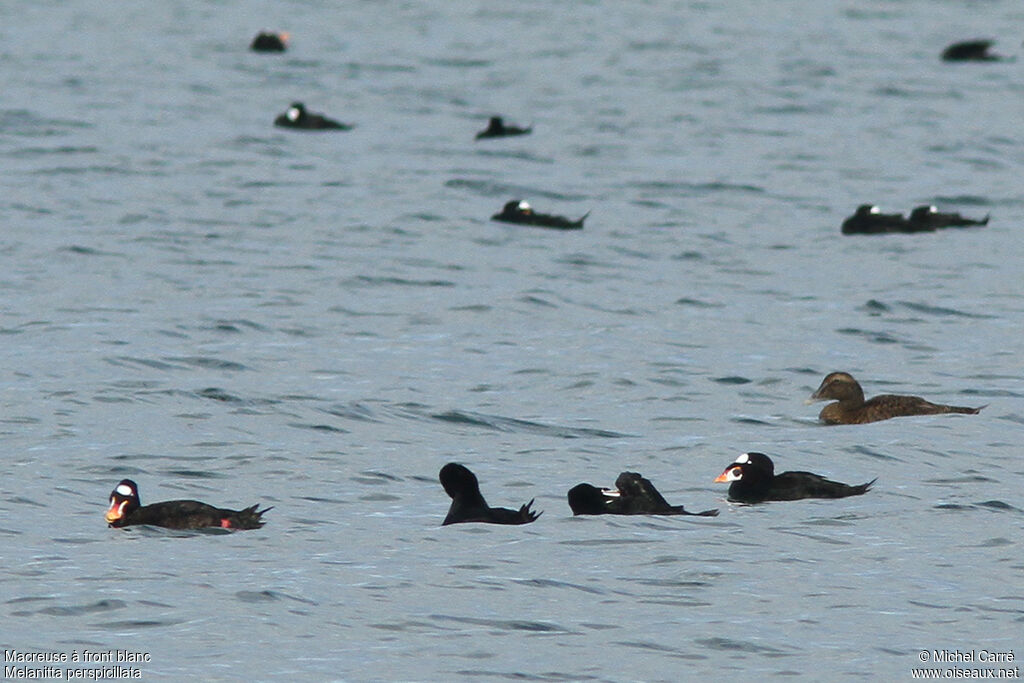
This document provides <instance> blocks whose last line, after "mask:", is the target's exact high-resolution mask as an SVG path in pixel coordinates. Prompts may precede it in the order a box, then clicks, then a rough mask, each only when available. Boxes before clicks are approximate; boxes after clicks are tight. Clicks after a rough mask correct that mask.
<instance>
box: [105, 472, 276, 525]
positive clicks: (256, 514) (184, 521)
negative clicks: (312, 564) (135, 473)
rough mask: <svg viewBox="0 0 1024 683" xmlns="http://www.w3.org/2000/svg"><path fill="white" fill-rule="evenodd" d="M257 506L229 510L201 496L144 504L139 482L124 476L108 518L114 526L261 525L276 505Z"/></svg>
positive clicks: (112, 495) (113, 497) (116, 490)
mask: <svg viewBox="0 0 1024 683" xmlns="http://www.w3.org/2000/svg"><path fill="white" fill-rule="evenodd" d="M257 507H259V506H258V505H253V506H252V507H247V508H245V509H244V510H225V509H223V508H217V507H214V506H212V505H207V504H206V503H200V502H199V501H197V500H168V501H164V502H162V503H151V504H150V505H141V504H140V501H139V487H138V485H137V484H136V483H135V482H134V481H132V480H131V479H124V480H122V481H121V483H120V484H118V485H117V486H116V487H114V490H113V491H112V492H111V493H110V508H109V509H108V510H107V514H106V515H105V518H106V520H107V524H109V525H110V526H112V527H123V526H132V525H134V524H151V525H153V526H162V527H166V528H168V529H203V528H206V527H220V528H222V529H259V528H260V527H262V526H263V524H264V522H263V520H262V516H263V514H264V513H265V512H267V510H270V509H272V508H264V509H263V510H257V509H256V508H257Z"/></svg>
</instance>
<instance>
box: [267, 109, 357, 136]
mask: <svg viewBox="0 0 1024 683" xmlns="http://www.w3.org/2000/svg"><path fill="white" fill-rule="evenodd" d="M274 125H275V126H281V127H282V128H295V129H297V130H351V129H352V126H351V125H349V124H345V123H338V122H337V121H334V120H331V119H329V118H327V117H325V116H324V115H323V114H310V113H309V112H307V111H306V107H305V105H303V104H302V102H293V103H292V106H290V107H288V111H286V112H285V113H283V114H281V115H280V116H278V117H277V118H276V119H274Z"/></svg>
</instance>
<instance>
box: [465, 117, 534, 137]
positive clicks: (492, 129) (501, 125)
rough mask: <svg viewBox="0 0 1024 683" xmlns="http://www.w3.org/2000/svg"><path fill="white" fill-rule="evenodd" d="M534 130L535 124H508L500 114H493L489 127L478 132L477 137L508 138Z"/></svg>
mask: <svg viewBox="0 0 1024 683" xmlns="http://www.w3.org/2000/svg"><path fill="white" fill-rule="evenodd" d="M532 130H533V126H528V127H526V128H519V127H518V126H506V125H505V122H504V121H503V120H502V118H501V117H500V116H492V117H491V120H490V122H489V123H488V124H487V128H485V129H484V130H482V131H480V132H479V133H477V134H476V139H477V140H480V139H482V138H507V137H512V136H514V135H527V134H529V133H530V131H532Z"/></svg>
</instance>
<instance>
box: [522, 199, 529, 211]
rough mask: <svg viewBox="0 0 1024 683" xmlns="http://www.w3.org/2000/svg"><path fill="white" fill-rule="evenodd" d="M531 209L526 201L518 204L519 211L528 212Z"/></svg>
mask: <svg viewBox="0 0 1024 683" xmlns="http://www.w3.org/2000/svg"><path fill="white" fill-rule="evenodd" d="M531 208H532V207H531V206H530V204H529V202H527V201H526V200H523V201H521V202H519V210H520V211H529V210H530V209H531Z"/></svg>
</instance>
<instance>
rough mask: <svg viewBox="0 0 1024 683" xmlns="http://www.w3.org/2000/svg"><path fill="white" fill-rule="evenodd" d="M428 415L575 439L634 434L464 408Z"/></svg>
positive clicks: (449, 420)
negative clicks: (524, 418)
mask: <svg viewBox="0 0 1024 683" xmlns="http://www.w3.org/2000/svg"><path fill="white" fill-rule="evenodd" d="M429 417H430V418H432V419H434V420H440V421H442V422H452V423H455V424H464V425H471V426H474V427H484V428H487V429H493V430H496V431H499V432H527V433H530V434H543V435H544V436H554V437H559V438H563V439H575V438H581V437H591V436H596V437H601V438H606V439H625V438H631V437H633V436H634V435H632V434H624V433H622V432H613V431H610V430H606V429H593V428H589V427H564V426H560V425H548V424H542V423H540V422H533V421H531V420H520V419H518V418H514V417H501V416H500V415H484V414H482V413H473V412H469V411H465V410H448V411H445V412H443V413H432V414H430V415H429Z"/></svg>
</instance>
